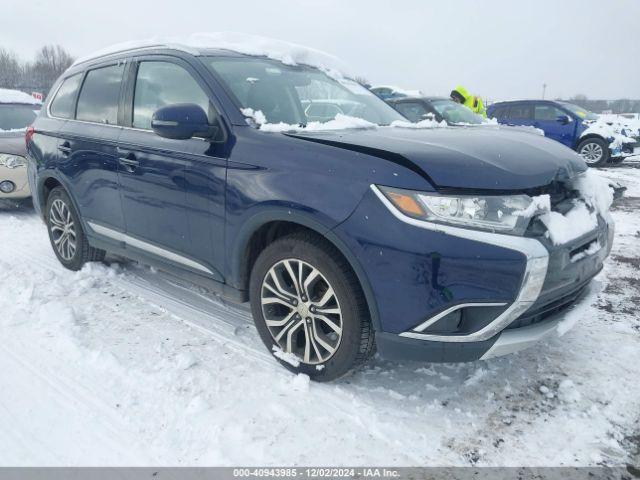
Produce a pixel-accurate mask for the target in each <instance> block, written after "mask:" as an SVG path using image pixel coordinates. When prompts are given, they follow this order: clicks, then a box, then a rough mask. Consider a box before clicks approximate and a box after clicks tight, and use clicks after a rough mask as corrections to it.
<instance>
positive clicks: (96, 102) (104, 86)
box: [76, 63, 124, 125]
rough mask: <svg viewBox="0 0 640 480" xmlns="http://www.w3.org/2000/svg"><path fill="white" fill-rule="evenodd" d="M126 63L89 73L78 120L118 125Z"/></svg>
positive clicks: (83, 89) (78, 112) (80, 98)
mask: <svg viewBox="0 0 640 480" xmlns="http://www.w3.org/2000/svg"><path fill="white" fill-rule="evenodd" d="M123 72H124V63H121V64H119V65H111V66H109V67H102V68H96V69H95V70H90V71H89V73H87V77H86V79H85V81H84V83H83V84H82V90H80V96H79V97H78V109H77V113H76V119H78V120H84V121H86V122H96V123H104V124H107V125H116V124H117V123H118V101H119V99H120V86H121V84H122V73H123Z"/></svg>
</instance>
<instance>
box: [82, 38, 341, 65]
mask: <svg viewBox="0 0 640 480" xmlns="http://www.w3.org/2000/svg"><path fill="white" fill-rule="evenodd" d="M141 48H171V49H176V50H182V51H186V52H188V53H191V54H194V55H198V54H202V51H203V50H211V49H215V50H230V51H233V52H237V53H241V54H244V55H251V56H259V57H267V58H270V59H272V60H277V61H279V62H281V63H283V64H285V65H308V66H312V67H316V68H319V69H321V70H323V71H325V72H327V73H332V74H334V75H338V76H351V75H350V74H348V69H347V67H346V65H345V64H344V63H343V62H342V61H341V60H340V59H338V58H337V57H334V56H333V55H330V54H328V53H325V52H322V51H320V50H315V49H313V48H308V47H305V46H302V45H298V44H295V43H289V42H285V41H283V40H276V39H272V38H267V37H261V36H258V35H251V34H247V33H239V32H212V33H194V34H191V35H187V36H181V37H178V36H173V37H153V38H149V39H146V40H136V41H129V42H123V43H118V44H115V45H112V46H110V47H106V48H103V49H101V50H98V51H96V52H93V53H91V54H89V55H86V56H84V57H81V58H79V59H78V60H76V61H75V62H74V64H73V65H74V66H75V65H78V64H81V63H84V62H87V61H89V60H94V59H96V58H99V57H103V56H106V55H110V54H115V53H121V52H126V51H129V50H134V49H141Z"/></svg>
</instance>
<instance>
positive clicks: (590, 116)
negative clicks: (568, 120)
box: [562, 103, 598, 120]
mask: <svg viewBox="0 0 640 480" xmlns="http://www.w3.org/2000/svg"><path fill="white" fill-rule="evenodd" d="M562 106H563V107H564V108H566V109H567V110H569V111H570V112H571V113H574V114H575V115H577V116H578V117H580V118H582V119H583V120H597V119H598V115H596V114H595V113H593V112H590V111H589V110H585V109H584V108H582V107H579V106H578V105H574V104H573V103H562Z"/></svg>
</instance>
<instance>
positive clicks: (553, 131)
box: [487, 100, 640, 167]
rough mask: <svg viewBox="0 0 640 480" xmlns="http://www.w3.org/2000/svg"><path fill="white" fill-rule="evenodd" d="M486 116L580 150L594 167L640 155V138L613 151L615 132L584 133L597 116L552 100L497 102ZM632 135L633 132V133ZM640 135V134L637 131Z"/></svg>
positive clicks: (576, 106) (566, 103) (596, 119)
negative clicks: (533, 128) (531, 128)
mask: <svg viewBox="0 0 640 480" xmlns="http://www.w3.org/2000/svg"><path fill="white" fill-rule="evenodd" d="M487 115H488V116H489V117H492V118H495V119H497V120H498V122H500V123H504V124H507V125H525V126H531V127H536V128H539V129H541V130H543V131H544V134H545V136H546V137H548V138H551V139H553V140H556V141H558V142H560V143H562V144H564V145H566V146H567V147H569V148H571V149H573V150H575V151H577V152H578V153H579V154H580V155H581V156H582V158H584V160H585V162H587V164H588V165H589V166H591V167H598V166H601V165H604V164H606V163H607V162H610V161H613V162H619V161H622V160H623V158H624V156H627V155H633V154H635V153H634V152H635V151H637V152H638V153H640V137H639V138H635V140H636V141H635V142H633V139H632V141H631V142H629V143H623V144H621V145H620V146H617V147H615V148H613V149H612V148H611V144H612V142H613V141H614V138H613V137H612V136H611V135H615V134H616V133H619V132H615V131H614V129H611V128H609V127H607V128H606V129H600V131H596V130H594V131H589V132H586V133H585V131H586V130H587V129H589V127H590V125H591V124H592V123H593V122H596V121H598V115H596V114H595V113H592V112H589V111H588V110H585V109H584V108H582V107H579V106H578V105H574V104H572V103H568V102H560V101H550V100H520V101H513V102H498V103H494V104H493V105H491V106H490V107H489V108H488V109H487ZM630 133H631V132H630ZM635 134H636V135H640V132H635Z"/></svg>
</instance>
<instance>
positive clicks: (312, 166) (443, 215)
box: [26, 43, 613, 380]
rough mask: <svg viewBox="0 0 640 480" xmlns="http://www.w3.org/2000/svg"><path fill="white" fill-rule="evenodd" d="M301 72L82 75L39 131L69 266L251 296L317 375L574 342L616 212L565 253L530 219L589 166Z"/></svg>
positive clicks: (135, 65)
mask: <svg viewBox="0 0 640 480" xmlns="http://www.w3.org/2000/svg"><path fill="white" fill-rule="evenodd" d="M290 63H291V62H288V64H284V63H281V62H280V61H278V60H274V59H270V58H267V57H261V56H252V55H248V54H243V53H239V52H234V51H229V50H221V49H214V48H202V47H197V48H195V47H193V46H191V45H187V46H181V45H179V44H175V43H173V44H171V45H158V44H155V45H147V46H144V47H143V46H140V47H136V48H131V49H124V50H121V51H118V52H115V53H110V54H104V55H102V56H98V57H95V58H91V59H87V60H85V61H81V62H80V63H77V64H75V65H74V66H72V67H71V68H70V69H69V70H68V71H67V72H65V73H64V75H63V76H62V77H61V78H60V79H59V80H58V81H57V83H56V85H55V86H54V87H53V89H52V93H51V95H50V98H48V99H47V101H46V104H45V105H44V108H43V109H42V112H41V113H40V116H39V117H38V118H37V120H36V122H35V124H34V125H33V127H32V128H30V129H29V130H28V131H27V135H26V137H27V138H26V140H27V148H28V156H29V180H30V183H31V186H32V191H33V196H34V204H35V207H36V209H37V210H38V211H39V212H40V214H41V215H42V218H43V220H44V222H45V223H46V225H47V229H48V232H49V237H50V240H51V245H52V247H53V251H54V253H55V255H56V256H57V258H58V260H59V261H60V262H61V263H62V265H64V266H65V267H67V268H69V269H71V270H78V269H80V268H82V266H83V264H85V263H86V262H92V261H101V260H102V259H103V258H104V256H105V252H107V251H108V252H113V253H115V254H118V255H122V256H125V257H129V258H131V259H135V260H137V261H140V262H143V263H145V264H149V265H153V266H156V267H158V268H161V269H163V270H166V271H168V272H170V273H173V274H175V275H179V276H180V277H182V278H185V279H188V280H189V281H191V282H194V283H196V284H199V285H203V286H205V287H207V288H208V289H210V290H211V291H215V292H219V293H220V294H222V295H224V296H225V297H228V298H230V299H232V300H235V301H237V302H246V301H250V303H251V310H252V314H253V317H254V320H255V324H256V327H257V330H258V332H259V333H260V336H261V338H262V339H263V341H264V343H265V345H266V346H267V348H268V349H269V350H270V351H271V352H273V354H274V356H275V357H276V358H277V359H278V361H280V362H281V363H282V364H283V365H284V366H285V367H286V368H289V369H291V370H292V371H295V372H301V373H305V374H307V375H309V376H310V377H312V378H313V379H316V380H331V379H335V378H338V377H340V376H342V375H345V374H346V373H348V372H350V371H352V370H353V369H354V368H355V367H356V366H357V365H359V364H361V363H363V362H365V361H366V360H367V359H368V358H369V357H370V356H371V355H372V354H373V352H374V351H375V348H376V347H377V349H378V351H379V352H380V353H381V354H382V355H383V356H386V357H390V358H404V359H413V360H421V361H470V360H476V359H480V358H488V357H491V356H495V355H502V354H506V353H509V352H512V351H516V350H518V349H521V348H524V347H526V346H529V345H530V344H532V343H533V342H535V341H537V340H539V339H540V338H542V337H544V336H545V335H547V334H549V333H552V332H553V331H555V329H556V325H557V324H558V322H559V317H558V313H560V312H561V311H562V310H563V309H565V308H566V307H567V306H569V305H571V304H573V303H574V302H575V301H576V300H577V299H578V298H579V297H580V295H581V293H582V292H583V290H584V289H585V286H586V285H587V283H588V282H589V280H590V279H591V278H592V277H593V276H594V275H595V274H596V273H598V271H599V270H600V269H601V268H602V262H603V260H604V258H605V257H606V256H607V254H608V252H609V250H610V246H611V238H612V234H613V229H612V228H611V227H610V225H609V224H608V223H607V220H606V219H605V218H603V217H602V216H598V222H597V225H596V226H594V227H593V228H592V229H591V230H590V231H588V232H585V233H584V234H582V235H580V236H579V237H578V238H575V239H574V240H572V241H570V242H566V243H563V244H562V245H554V244H553V243H551V241H550V240H549V238H548V235H547V232H546V229H545V227H544V225H543V224H541V222H540V221H538V220H537V219H536V217H535V216H534V217H528V216H526V215H523V214H522V213H521V212H524V211H527V209H530V207H531V206H532V202H533V197H536V196H539V195H548V196H549V198H550V199H551V202H550V205H551V207H550V208H551V209H552V210H554V211H558V212H562V211H566V209H567V208H571V205H572V204H573V203H574V202H576V201H577V199H578V198H579V196H580V194H579V192H578V191H577V190H576V189H575V188H573V187H572V182H574V181H575V180H576V179H578V178H580V177H581V175H582V174H583V172H584V171H585V170H586V166H585V164H584V162H583V161H582V160H581V158H580V157H579V156H578V155H576V154H574V153H573V152H571V151H570V150H568V149H566V148H564V147H562V146H561V145H559V144H557V143H556V142H552V141H550V140H547V139H545V138H543V137H539V136H535V135H529V134H527V133H522V132H518V131H499V130H495V129H491V130H484V129H469V130H468V131H463V130H462V129H455V128H437V129H430V130H427V129H419V128H408V126H410V125H412V124H409V122H407V121H406V120H404V119H403V117H401V116H400V115H399V114H398V113H397V112H395V111H394V110H393V109H392V108H391V107H390V106H388V105H387V104H386V103H385V102H384V101H383V100H381V99H379V98H378V97H376V96H374V95H373V94H371V93H370V92H368V91H367V90H366V89H364V88H363V87H360V86H359V85H358V84H357V83H355V82H353V81H351V80H349V79H347V78H345V77H340V76H338V75H336V74H335V72H330V73H331V74H328V73H325V71H324V70H321V69H318V68H314V67H312V66H308V65H300V64H298V65H291V64H290ZM314 104H318V105H321V106H322V108H312V109H310V108H309V107H310V106H312V105H314ZM344 108H348V109H349V112H350V114H349V116H347V115H344V114H340V112H341V111H343V109H344ZM310 110H313V112H312V113H313V119H314V120H313V121H310V120H309V115H311V113H310ZM322 112H328V113H326V115H327V117H326V118H323V117H322V115H323V113H322ZM248 117H250V118H248ZM336 125H337V126H340V125H342V126H343V128H341V129H338V130H331V129H330V128H336ZM325 126H326V128H325ZM594 218H595V215H594ZM594 246H597V247H598V248H594ZM578 254H580V255H578ZM572 259H573V260H572Z"/></svg>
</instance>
